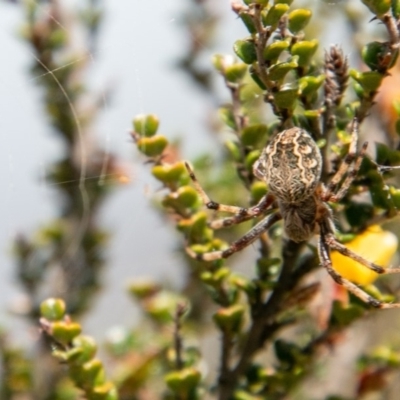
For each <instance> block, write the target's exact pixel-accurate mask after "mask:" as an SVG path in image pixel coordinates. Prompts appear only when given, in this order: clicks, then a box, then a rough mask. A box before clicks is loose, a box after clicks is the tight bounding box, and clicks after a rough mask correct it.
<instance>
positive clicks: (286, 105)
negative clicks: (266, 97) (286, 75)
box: [274, 88, 299, 109]
mask: <svg viewBox="0 0 400 400" xmlns="http://www.w3.org/2000/svg"><path fill="white" fill-rule="evenodd" d="M298 95H299V89H297V88H295V89H282V90H280V91H279V92H277V93H274V100H275V104H276V105H277V106H278V107H279V108H281V109H293V108H294V106H295V102H296V100H297V98H298Z"/></svg>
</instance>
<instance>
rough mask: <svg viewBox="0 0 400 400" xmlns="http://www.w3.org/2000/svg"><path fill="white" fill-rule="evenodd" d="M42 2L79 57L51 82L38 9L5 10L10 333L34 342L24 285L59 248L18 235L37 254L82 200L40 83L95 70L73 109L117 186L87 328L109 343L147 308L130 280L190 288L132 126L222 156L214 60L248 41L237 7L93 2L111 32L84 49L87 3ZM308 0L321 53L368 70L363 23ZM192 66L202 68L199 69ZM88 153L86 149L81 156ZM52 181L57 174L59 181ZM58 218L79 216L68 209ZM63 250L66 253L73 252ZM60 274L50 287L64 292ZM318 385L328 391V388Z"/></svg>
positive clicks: (0, 163)
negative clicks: (336, 50) (151, 121)
mask: <svg viewBox="0 0 400 400" xmlns="http://www.w3.org/2000/svg"><path fill="white" fill-rule="evenodd" d="M31 3H32V4H33V6H32V7H33V8H36V9H35V11H34V12H32V14H34V13H35V12H36V13H38V14H40V15H41V18H43V16H44V19H46V15H47V17H48V20H49V21H50V23H53V24H55V25H57V26H58V30H59V31H61V32H64V33H65V34H66V35H67V36H68V41H67V42H68V45H70V46H71V47H72V48H73V51H71V48H69V50H68V51H69V52H70V54H69V58H68V57H64V58H63V57H60V54H58V53H56V54H55V61H54V60H53V61H54V63H55V64H56V63H57V62H59V63H60V64H59V65H58V64H57V67H56V68H54V69H53V70H52V71H54V72H53V74H54V76H53V75H52V73H49V72H48V71H47V72H45V71H43V70H42V71H40V68H37V67H38V64H40V63H38V59H39V60H42V57H46V54H45V52H42V53H40V52H39V51H38V49H39V47H40V46H39V45H38V44H37V43H38V42H36V44H35V41H34V40H27V36H26V24H27V20H29V11H28V12H27V11H26V7H23V6H22V3H19V2H18V1H2V2H0V48H1V50H2V51H1V54H2V63H1V72H0V88H1V89H0V110H1V112H0V187H1V188H2V191H1V196H0V262H1V266H2V270H1V275H0V276H1V279H0V304H1V305H2V306H1V307H0V325H2V326H5V327H7V328H12V329H10V330H12V332H13V340H15V341H17V342H18V341H19V342H21V343H26V342H27V336H28V339H29V337H30V335H31V333H32V331H31V330H30V328H29V329H27V330H25V329H15V328H16V327H17V328H18V327H22V328H24V327H26V325H25V322H24V321H26V320H24V319H22V318H20V317H19V316H21V315H26V314H29V313H30V314H31V316H32V318H35V317H36V316H37V313H36V312H35V305H34V304H32V298H31V297H30V296H29V295H28V294H27V292H29V288H30V286H29V282H30V279H31V280H32V281H34V278H32V275H31V276H30V277H28V278H27V274H25V275H24V279H25V280H24V285H25V286H24V285H21V281H20V280H19V279H17V277H18V274H21V271H22V270H24V268H25V269H28V270H29V260H31V258H32V257H39V258H40V257H42V258H43V260H47V258H46V257H48V259H52V257H53V255H51V256H49V255H48V252H49V250H45V251H42V252H41V253H40V254H39V255H35V254H34V255H32V254H31V253H34V251H31V250H30V251H31V253H29V251H28V250H26V248H28V247H29V246H25V244H26V242H25V241H24V240H25V239H24V240H22V239H20V240H19V242H18V241H17V242H18V243H19V245H17V246H16V245H15V241H16V238H18V237H21V235H22V236H26V237H29V238H30V239H29V240H27V242H30V241H31V243H34V244H35V245H38V247H40V246H41V244H43V241H45V242H46V240H49V239H48V236H49V234H48V231H47V235H48V236H47V239H46V240H44V239H43V235H44V234H43V231H40V230H41V229H42V227H43V226H46V225H47V224H48V223H49V221H51V220H54V219H57V218H59V216H60V209H62V208H63V206H64V200H63V197H62V195H61V194H60V193H64V192H65V193H69V192H72V191H73V190H76V192H77V193H78V197H79V190H80V184H81V180H82V179H81V178H82V176H78V177H75V178H73V179H69V178H68V179H61V178H57V179H56V178H54V176H53V175H52V174H53V172H54V171H53V169H52V168H53V166H54V165H55V164H57V162H58V160H59V159H60V158H62V157H63V156H62V154H63V152H65V142H66V141H67V142H68V140H65V137H64V138H62V135H58V134H57V129H54V126H52V125H51V123H50V122H49V121H50V120H51V117H49V115H50V114H51V112H50V114H49V110H50V111H51V98H50V101H48V104H47V105H44V101H43V98H44V94H43V93H44V89H43V87H44V86H43V85H42V78H43V77H44V76H45V75H47V78H49V81H52V82H53V84H54V82H56V80H55V79H54V77H59V76H61V75H58V72H61V73H62V71H63V69H65V70H68V69H69V67H74V66H76V67H78V66H80V65H81V64H84V66H83V67H82V70H81V71H77V73H76V75H78V78H77V77H76V76H74V79H78V80H80V81H81V82H84V84H85V86H86V89H87V91H88V92H90V93H93V94H94V96H95V97H96V101H94V102H93V103H94V104H95V106H93V104H92V109H91V108H90V106H89V107H86V108H85V106H84V107H83V108H82V109H81V108H79V107H80V106H81V105H82V103H84V101H77V102H76V103H75V100H74V93H72V94H70V93H69V92H68V95H69V96H70V98H71V99H73V100H72V102H73V104H74V106H75V105H76V106H77V108H76V111H77V115H76V116H75V117H76V118H77V119H79V118H80V117H82V118H83V117H85V118H86V113H87V114H88V115H91V111H93V110H94V109H96V112H95V113H94V112H93V114H95V117H94V118H93V120H91V123H90V124H88V125H85V127H84V131H85V133H87V136H88V137H90V140H86V141H85V142H84V143H83V142H82V143H83V146H84V148H85V149H86V151H87V154H90V152H91V151H92V150H93V149H98V148H100V149H102V151H101V152H99V153H96V154H97V157H99V165H100V167H99V168H97V169H94V170H95V173H91V170H90V168H88V170H87V171H86V174H85V176H83V178H84V180H85V182H87V183H90V184H93V187H95V188H96V187H97V188H101V186H102V185H104V182H103V181H104V179H105V178H110V180H113V182H112V185H113V186H112V190H111V189H110V190H109V191H108V196H107V197H106V198H105V199H104V201H103V202H102V203H101V204H100V207H99V208H98V210H97V205H96V207H94V206H93V210H94V209H96V212H97V214H96V216H95V217H96V223H97V225H99V226H101V228H102V229H103V230H105V231H106V232H107V234H108V235H109V242H108V244H107V245H106V246H105V247H104V248H105V255H104V258H105V262H104V268H102V269H101V272H100V277H99V284H100V287H101V289H100V290H99V291H98V292H97V293H96V295H95V297H94V299H92V300H91V302H90V305H86V307H89V306H90V307H91V308H90V310H91V312H90V313H86V314H83V320H82V324H83V326H84V329H85V333H88V334H91V335H93V336H94V337H95V338H97V339H103V338H104V335H105V331H106V330H107V329H109V328H110V327H113V326H115V325H120V324H123V325H125V326H130V325H134V324H135V322H137V320H138V315H139V311H138V309H136V308H135V306H134V304H133V303H132V300H131V299H130V298H129V296H128V294H127V291H126V287H127V284H128V282H129V281H130V280H131V279H133V278H139V277H147V276H151V277H155V278H156V279H157V280H158V281H164V282H167V283H168V284H169V285H170V286H171V287H174V288H177V287H180V286H182V285H183V284H184V279H185V275H184V273H183V271H182V268H181V264H182V259H181V257H182V256H181V253H179V252H174V249H175V247H176V246H177V241H176V236H175V231H174V230H173V229H172V228H171V226H168V225H167V224H166V223H165V220H163V219H162V217H161V216H160V215H158V214H157V212H154V204H153V203H152V198H153V197H154V194H157V192H158V191H159V190H160V188H161V185H160V183H159V182H157V181H155V180H154V179H153V178H152V177H151V174H150V173H149V168H148V166H146V165H143V159H142V158H141V156H140V155H139V153H138V152H137V150H136V148H135V146H134V145H133V143H132V138H131V136H130V135H129V131H130V130H131V129H132V126H131V121H132V119H133V117H134V116H135V115H137V114H139V113H155V114H157V115H158V116H159V117H160V120H161V126H160V132H161V133H162V134H164V135H166V136H167V137H168V138H176V140H179V141H180V142H181V144H182V154H181V156H182V157H183V158H185V159H193V158H194V157H195V156H198V155H200V154H204V153H211V156H213V157H218V154H213V151H214V149H216V146H215V142H216V140H218V141H219V140H220V139H219V138H217V137H216V136H215V133H214V132H215V130H214V129H213V127H214V125H215V124H216V122H215V121H216V119H217V117H216V116H215V108H216V107H217V106H219V105H221V104H222V103H224V102H226V101H228V100H229V93H227V90H226V88H225V87H224V85H223V82H222V79H220V77H219V76H218V75H217V74H216V73H214V72H212V67H211V57H212V55H213V54H215V53H222V54H225V53H228V54H232V53H233V51H232V44H233V42H234V41H235V40H236V39H237V38H239V37H244V36H246V35H247V32H246V31H245V28H244V27H243V23H242V22H241V21H239V20H237V19H236V17H235V15H234V14H233V13H232V11H231V6H230V1H229V0H222V1H219V2H213V1H201V0H199V1H195V0H193V1H188V0H170V1H168V0H147V1H141V0H131V1H125V2H122V1H119V2H117V1H110V0H109V1H103V2H96V1H88V2H87V4H91V7H93V8H96V7H97V8H98V9H101V12H102V19H101V23H99V25H96V24H94V26H95V28H94V30H93V32H94V36H96V37H95V40H94V41H91V40H90V38H89V40H86V39H87V36H88V35H89V36H90V32H89V33H88V32H82V30H83V28H82V26H80V25H79V23H77V22H76V21H75V18H76V16H75V14H76V10H77V8H79V3H80V2H78V1H59V2H53V1H40V2H39V1H38V2H35V1H32V2H31ZM85 3H86V2H85ZM303 3H306V4H308V5H309V6H312V7H314V8H315V9H316V10H317V13H318V15H319V16H321V21H320V22H319V24H320V25H321V26H322V25H323V26H324V28H325V29H324V33H323V35H322V38H321V45H320V52H321V55H322V54H323V49H324V48H326V47H327V46H328V45H329V44H331V43H340V44H341V45H342V46H343V49H344V52H345V53H346V54H349V58H350V64H351V63H356V62H358V61H359V60H358V59H357V55H355V54H354V53H351V50H352V49H353V47H352V46H353V43H352V42H351V41H350V40H345V41H343V37H345V35H346V34H347V33H354V31H355V30H357V24H356V22H355V21H353V22H354V24H353V25H352V24H351V23H349V21H350V19H349V18H348V15H347V17H345V16H344V14H343V13H342V12H341V10H342V9H341V7H342V6H343V3H344V2H335V1H317V0H315V1H307V2H303ZM354 3H357V4H358V3H360V2H359V1H355V2H354ZM54 4H57V7H60V9H61V10H62V18H53V16H54V13H52V12H51V13H50V11H49V10H50V8H47V7H53V6H54ZM46 13H47V14H46ZM27 15H28V17H27ZM346 18H347V19H346ZM32 20H35V18H32ZM38 20H40V18H39V19H38ZM39 22H40V21H39ZM35 23H36V22H35ZM40 23H42V22H40ZM40 23H39V25H38V30H39V31H40V28H41V26H40ZM197 23H199V24H202V25H203V29H202V30H200V29H199V30H196V26H197V25H196V24H197ZM208 24H209V25H208ZM33 25H34V24H32V26H33ZM317 25H318V23H317ZM197 27H198V26H197ZM317 29H318V28H317ZM93 32H92V33H93ZM378 32H379V28H378ZM361 34H362V32H361V31H360V32H359V35H361ZM356 36H357V35H356ZM31 39H32V37H31ZM355 40H356V41H357V37H356V39H355ZM35 46H36V47H35ZM190 60H194V61H195V64H194V65H191V63H190ZM35 68H36V69H35ZM188 71H191V72H192V73H191V74H188ZM196 72H197V73H198V74H197V75H196ZM210 72H212V73H211V74H209V73H210ZM47 78H46V79H47ZM57 79H58V78H57ZM56 83H57V82H56ZM60 83H61V85H58V84H55V90H56V92H58V94H59V95H60V96H61V97H63V96H64V94H65V93H63V91H62V89H61V88H62V87H63V82H62V81H61V78H60ZM41 85H42V86H41ZM210 88H211V89H210ZM46 90H47V89H46ZM77 97H78V96H77ZM89 103H90V102H89ZM88 109H89V111H88ZM82 110H84V111H82ZM81 113H82V114H81ZM53 125H54V124H53ZM78 136H79V135H78ZM78 142H79V140H78ZM82 143H80V144H81V145H82ZM78 144H79V143H78ZM72 147H73V146H71V148H72ZM77 148H78V150H79V146H77ZM75 150H76V148H74V151H75ZM80 151H81V153H80V154H78V155H76V154H75V157H77V158H78V159H79V157H81V158H80V159H81V160H82V159H83V158H84V157H83V158H82V148H80ZM215 151H220V150H215ZM78 153H79V151H78ZM99 155H100V156H99ZM111 158H112V160H113V162H114V164H113V167H112V168H111V167H110V168H109V169H110V172H107V171H108V169H107V171H106V172H105V170H103V167H104V166H105V165H106V166H108V164H110V165H111V164H112V163H110V162H109V161H110V159H111ZM107 168H108V167H107ZM96 171H97V172H96ZM49 175H51V176H52V177H53V178H52V179H48V177H49ZM88 190H89V189H88ZM90 190H92V189H90ZM93 190H94V192H95V190H96V189H93ZM65 193H64V194H65ZM96 193H97V192H96ZM81 194H82V193H81ZM89 194H90V193H89ZM71 196H72V195H71ZM71 198H72V197H71ZM90 207H91V206H90V204H89V208H90ZM67 208H68V207H67ZM90 211H91V210H89V212H90ZM61 214H63V215H64V214H68V210H67V211H66V210H64V211H62V212H61ZM53 228H54V227H53ZM53 228H52V229H53ZM38 230H39V232H38ZM54 230H56V229H55V228H54V229H53V232H54ZM50 236H51V235H50ZM46 243H47V242H46ZM18 246H19V247H18ZM24 246H25V247H24ZM16 247H17V250H16ZM24 248H25V250H26V253H29V254H30V255H29V256H28V257H26V258H24V257H25V256H24V255H23V254H24V251H22V250H21V249H24ZM66 248H67V250H65V251H66V252H68V249H69V247H68V246H67V247H66ZM46 251H47V253H46ZM16 253H17V256H16ZM18 254H19V255H18ZM62 254H64V253H61V257H60V260H61V263H62V259H63V257H62ZM58 256H60V254H58ZM26 260H28V262H26ZM43 262H45V261H43ZM17 265H19V267H17ZM26 265H28V267H26ZM18 268H19V269H18ZM33 275H34V274H33ZM60 276H61V275H53V276H51V277H50V278H47V279H50V280H51V279H53V280H54V281H56V282H57V280H58V279H60ZM76 276H78V275H76ZM71 279H72V280H73V279H74V274H72V275H71ZM33 286H34V285H33ZM94 286H95V285H94ZM53 290H54V291H53V292H52V293H50V294H51V295H56V296H59V297H65V296H66V295H67V294H68V287H67V286H64V285H63V284H60V285H59V287H58V286H57V284H56V285H53ZM32 292H35V295H37V297H38V300H40V299H43V298H44V297H45V296H46V295H48V294H49V293H48V292H46V291H44V292H43V291H40V290H38V291H37V292H38V294H37V293H36V288H35V290H32ZM93 300H94V301H93ZM384 318H385V316H384V315H381V316H377V319H378V320H379V319H382V320H383V319H384ZM366 324H367V325H359V326H357V327H356V328H355V329H354V330H352V331H351V332H350V335H349V337H350V339H349V341H348V342H347V344H348V346H347V347H346V343H345V345H344V346H342V347H341V348H340V350H339V351H338V353H337V358H338V359H340V360H342V361H341V362H342V364H340V363H339V364H337V363H336V364H333V365H332V366H331V368H332V370H335V371H336V373H338V374H339V379H340V373H342V375H343V376H342V378H343V379H345V378H346V376H345V375H346V374H347V375H348V373H347V372H346V371H348V368H353V369H354V366H351V365H350V364H351V363H352V362H353V359H352V358H351V354H354V353H356V352H357V351H359V350H360V349H361V348H362V347H363V346H364V345H365V343H366V342H368V340H370V339H369V338H367V337H366V336H365V335H364V337H362V338H361V336H362V334H363V333H365V332H366V327H367V328H368V329H371V330H372V327H373V325H374V326H378V325H379V324H378V325H377V323H376V320H374V321H367V323H366ZM368 324H370V325H368ZM396 324H397V325H398V323H396ZM396 324H395V323H393V325H396ZM393 327H394V328H395V326H393ZM387 334H388V335H389V332H387ZM371 340H372V339H371ZM355 344H358V346H355ZM346 355H347V356H348V357H347V356H346ZM346 363H347V364H346ZM317 380H318V378H317ZM313 384H314V385H315V387H316V388H317V389H318V382H313ZM324 385H326V382H322V383H321V384H320V386H321V387H320V389H321V391H323V390H324V389H326V387H323V386H324ZM332 386H334V383H332ZM339 386H340V385H339Z"/></svg>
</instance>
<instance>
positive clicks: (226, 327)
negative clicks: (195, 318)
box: [213, 304, 245, 333]
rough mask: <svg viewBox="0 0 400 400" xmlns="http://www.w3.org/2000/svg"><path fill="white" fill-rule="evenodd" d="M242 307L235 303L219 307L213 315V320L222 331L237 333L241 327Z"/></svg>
mask: <svg viewBox="0 0 400 400" xmlns="http://www.w3.org/2000/svg"><path fill="white" fill-rule="evenodd" d="M244 311H245V310H244V307H243V306H242V305H241V304H235V305H233V306H230V307H225V308H220V309H219V310H218V311H217V312H216V313H215V314H214V316H213V319H214V322H215V323H216V324H217V325H218V327H219V328H220V329H221V330H223V331H224V332H230V333H237V332H238V331H239V330H240V328H241V327H242V323H243V317H244Z"/></svg>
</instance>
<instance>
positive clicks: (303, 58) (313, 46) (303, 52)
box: [291, 39, 318, 67]
mask: <svg viewBox="0 0 400 400" xmlns="http://www.w3.org/2000/svg"><path fill="white" fill-rule="evenodd" d="M317 48H318V40H317V39H314V40H303V41H301V42H297V43H295V44H294V45H293V46H292V48H291V53H292V56H298V57H299V60H298V64H299V65H300V67H305V66H307V65H309V64H310V63H311V60H312V57H313V56H314V54H315V52H316V51H317Z"/></svg>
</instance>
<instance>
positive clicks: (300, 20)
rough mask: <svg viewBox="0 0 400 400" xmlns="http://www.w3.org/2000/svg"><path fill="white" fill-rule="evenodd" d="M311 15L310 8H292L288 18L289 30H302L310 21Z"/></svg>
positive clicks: (293, 31) (296, 31) (294, 31)
mask: <svg viewBox="0 0 400 400" xmlns="http://www.w3.org/2000/svg"><path fill="white" fill-rule="evenodd" d="M311 16H312V12H311V11H310V10H307V9H304V8H299V9H297V10H293V11H292V12H291V13H290V14H289V18H288V28H289V30H290V32H292V33H294V34H296V33H298V32H300V31H302V30H303V29H304V28H305V27H306V26H307V25H308V23H309V22H310V19H311Z"/></svg>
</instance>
